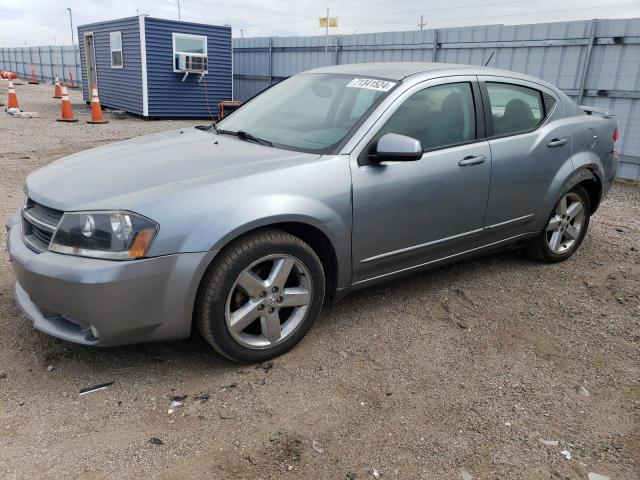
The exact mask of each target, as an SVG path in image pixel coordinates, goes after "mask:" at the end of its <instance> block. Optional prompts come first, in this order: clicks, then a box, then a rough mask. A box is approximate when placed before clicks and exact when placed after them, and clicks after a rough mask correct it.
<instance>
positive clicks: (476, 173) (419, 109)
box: [351, 76, 491, 283]
mask: <svg viewBox="0 0 640 480" xmlns="http://www.w3.org/2000/svg"><path fill="white" fill-rule="evenodd" d="M482 109H483V107H482V101H481V96H480V91H479V88H478V85H477V82H476V77H475V76H458V77H449V78H446V79H437V80H431V81H427V82H423V83H421V84H418V85H415V86H414V87H411V88H409V89H408V90H407V91H406V92H404V93H403V94H402V95H401V96H400V97H399V98H398V99H396V101H395V102H394V103H393V104H392V106H391V107H390V108H389V109H388V110H387V111H386V112H385V113H384V114H383V115H382V116H381V117H380V118H379V119H378V121H377V122H376V123H375V124H374V127H373V128H372V129H371V130H370V133H369V134H367V135H366V136H365V137H364V138H363V141H362V142H361V144H363V143H364V145H365V147H364V148H361V149H360V146H359V147H358V148H356V150H355V151H354V154H355V155H357V158H356V156H354V157H352V159H351V161H352V164H351V167H352V183H353V232H352V242H353V244H352V252H353V254H352V255H353V256H352V258H353V282H354V283H363V282H366V281H368V280H374V279H377V278H380V277H385V276H388V275H392V274H394V273H399V272H401V271H405V270H409V269H411V268H413V267H417V266H421V265H425V264H428V263H431V262H435V261H437V260H439V259H443V258H446V257H450V256H455V255H456V254H459V253H461V252H464V251H466V250H470V249H472V248H474V247H475V246H477V242H478V239H479V237H480V234H481V232H482V228H483V224H484V215H485V211H486V206H487V199H488V194H489V184H490V177H491V150H490V148H489V144H488V142H487V141H486V140H485V139H484V122H483V120H482V119H483V110H482ZM386 133H397V134H400V135H405V136H409V137H412V138H415V139H417V140H419V141H420V142H421V144H422V148H423V155H422V158H421V159H419V160H417V161H382V162H380V161H377V160H376V159H375V148H376V143H377V139H378V138H380V137H381V136H382V135H384V134H386ZM359 149H360V150H359Z"/></svg>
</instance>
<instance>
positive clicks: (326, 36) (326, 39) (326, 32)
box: [324, 8, 329, 58]
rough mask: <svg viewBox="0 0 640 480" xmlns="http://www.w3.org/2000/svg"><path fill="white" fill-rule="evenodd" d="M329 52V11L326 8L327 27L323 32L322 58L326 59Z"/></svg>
mask: <svg viewBox="0 0 640 480" xmlns="http://www.w3.org/2000/svg"><path fill="white" fill-rule="evenodd" d="M328 51H329V9H328V8H327V26H326V28H325V30H324V56H325V58H326V56H327V52H328Z"/></svg>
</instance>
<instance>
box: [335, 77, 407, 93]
mask: <svg viewBox="0 0 640 480" xmlns="http://www.w3.org/2000/svg"><path fill="white" fill-rule="evenodd" d="M395 85H396V84H395V82H387V81H386V80H376V79H374V78H354V79H353V80H351V81H350V82H349V83H348V84H347V87H350V88H367V89H369V90H377V91H379V92H388V91H389V90H391V89H392V88H393V87H394V86H395Z"/></svg>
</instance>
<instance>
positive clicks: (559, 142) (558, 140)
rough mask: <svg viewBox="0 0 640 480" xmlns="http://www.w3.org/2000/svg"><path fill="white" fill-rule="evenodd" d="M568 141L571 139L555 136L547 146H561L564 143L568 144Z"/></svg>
mask: <svg viewBox="0 0 640 480" xmlns="http://www.w3.org/2000/svg"><path fill="white" fill-rule="evenodd" d="M568 141H569V140H567V139H566V138H554V139H553V140H551V141H550V142H549V143H547V147H549V148H552V147H561V146H563V145H566V144H567V142H568Z"/></svg>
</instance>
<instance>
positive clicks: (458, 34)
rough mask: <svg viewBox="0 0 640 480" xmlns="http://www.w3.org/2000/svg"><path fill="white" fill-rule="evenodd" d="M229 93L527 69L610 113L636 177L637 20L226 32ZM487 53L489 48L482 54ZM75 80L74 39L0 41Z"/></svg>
mask: <svg viewBox="0 0 640 480" xmlns="http://www.w3.org/2000/svg"><path fill="white" fill-rule="evenodd" d="M233 46H234V55H233V61H234V66H233V69H234V74H233V78H234V96H235V98H236V99H239V100H246V99H247V98H249V97H251V96H253V95H255V94H256V93H258V92H260V91H261V90H262V89H264V88H266V87H267V86H268V85H270V84H271V83H273V82H276V81H278V80H281V79H283V78H285V77H288V76H290V75H293V74H295V73H298V72H301V71H303V70H307V69H310V68H314V67H319V66H324V65H333V64H343V63H361V62H385V61H422V62H424V61H428V62H433V61H435V62H450V63H466V64H475V65H483V64H484V63H485V62H486V61H487V60H488V59H489V57H491V61H490V63H489V65H490V66H492V67H497V68H504V69H507V70H514V71H518V72H524V73H528V74H530V75H534V76H536V77H539V78H542V79H544V80H547V81H549V82H550V83H552V84H554V85H556V86H558V87H559V88H560V89H562V90H563V91H564V92H565V93H567V94H568V95H569V96H571V97H572V98H574V99H575V100H577V101H578V102H579V103H581V104H584V105H592V106H597V107H602V108H609V109H611V110H613V111H614V112H615V113H616V118H617V120H618V124H619V126H620V133H621V145H620V149H621V153H622V154H623V156H622V159H623V162H624V163H623V165H622V167H621V170H620V173H621V175H622V176H624V177H628V178H639V179H640V19H620V20H590V21H579V22H559V23H543V24H532V25H512V26H505V25H485V26H477V27H462V28H443V29H430V30H418V31H412V32H384V33H363V34H356V35H335V36H330V37H329V42H328V45H327V47H326V51H325V38H324V36H316V37H263V38H236V39H234V41H233ZM492 54H493V56H491V55H492ZM31 64H34V65H35V68H36V75H37V76H38V78H39V79H45V80H51V79H52V77H53V76H55V75H58V76H59V77H60V79H61V80H65V81H68V77H69V74H68V70H67V68H66V65H69V66H70V67H71V71H72V72H73V76H74V80H76V82H79V79H80V68H79V54H78V47H77V46H76V47H75V48H73V47H71V46H63V47H60V46H44V47H22V48H0V69H4V70H11V71H16V72H17V73H18V74H20V76H22V77H25V78H28V76H29V75H30V73H31V70H30V69H31Z"/></svg>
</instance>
